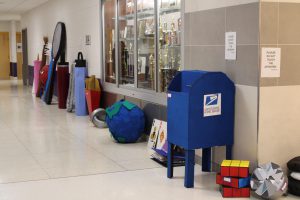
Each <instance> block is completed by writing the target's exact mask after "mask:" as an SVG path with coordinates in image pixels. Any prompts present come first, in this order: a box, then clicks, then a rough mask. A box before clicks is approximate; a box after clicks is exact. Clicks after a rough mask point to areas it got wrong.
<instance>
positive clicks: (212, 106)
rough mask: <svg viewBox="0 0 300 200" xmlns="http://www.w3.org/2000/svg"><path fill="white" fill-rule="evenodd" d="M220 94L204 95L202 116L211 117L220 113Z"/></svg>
mask: <svg viewBox="0 0 300 200" xmlns="http://www.w3.org/2000/svg"><path fill="white" fill-rule="evenodd" d="M221 97H222V94H221V93H218V94H208V95H204V99H203V102H204V105H203V113H204V117H212V116H217V115H221V111H222V99H221Z"/></svg>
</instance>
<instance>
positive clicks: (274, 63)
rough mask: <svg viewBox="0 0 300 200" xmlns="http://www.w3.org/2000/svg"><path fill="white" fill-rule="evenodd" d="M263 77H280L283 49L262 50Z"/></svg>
mask: <svg viewBox="0 0 300 200" xmlns="http://www.w3.org/2000/svg"><path fill="white" fill-rule="evenodd" d="M261 53H262V55H261V77H266V78H276V77H280V64H281V48H262V51H261Z"/></svg>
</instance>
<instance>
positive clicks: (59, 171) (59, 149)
mask: <svg viewBox="0 0 300 200" xmlns="http://www.w3.org/2000/svg"><path fill="white" fill-rule="evenodd" d="M0 99H1V100H0V200H27V199H28V200H35V199H36V200H41V199H42V200H48V199H49V200H50V199H51V200H53V199H55V200H60V199H62V200H69V199H70V200H76V199H78V200H83V199H84V200H85V199H86V200H93V199H95V200H96V199H97V200H99V199H104V200H134V199H145V200H148V199H149V200H150V199H151V200H153V199H155V200H166V199H173V200H176V199H189V200H193V199H221V196H220V193H219V192H218V187H217V186H216V185H215V182H214V177H215V174H213V173H201V170H200V166H197V169H196V180H195V188H194V189H185V188H184V187H183V168H176V170H175V175H176V178H174V179H172V180H169V179H167V178H166V169H165V168H161V167H160V166H159V165H157V164H156V163H155V162H153V161H151V160H150V159H148V153H147V148H146V143H138V144H130V145H121V144H116V143H114V142H113V141H112V139H111V138H110V136H109V133H108V131H107V130H100V129H97V128H95V127H93V125H92V124H91V123H90V122H89V119H88V118H87V117H76V116H75V115H74V114H70V113H67V112H66V111H64V110H59V109H57V106H56V105H51V106H47V105H45V104H44V103H43V102H41V101H40V100H38V99H36V98H35V97H33V96H32V94H31V89H30V88H27V87H23V86H21V84H20V83H19V82H14V81H0ZM294 198H295V197H289V198H286V199H294ZM295 199H296V198H295Z"/></svg>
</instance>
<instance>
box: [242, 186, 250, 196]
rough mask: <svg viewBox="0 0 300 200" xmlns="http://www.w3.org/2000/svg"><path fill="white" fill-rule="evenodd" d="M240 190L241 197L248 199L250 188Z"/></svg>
mask: <svg viewBox="0 0 300 200" xmlns="http://www.w3.org/2000/svg"><path fill="white" fill-rule="evenodd" d="M241 190H242V191H241V197H250V188H242V189H241Z"/></svg>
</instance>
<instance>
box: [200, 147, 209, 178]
mask: <svg viewBox="0 0 300 200" xmlns="http://www.w3.org/2000/svg"><path fill="white" fill-rule="evenodd" d="M202 171H203V172H210V171H211V148H204V149H202Z"/></svg>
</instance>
